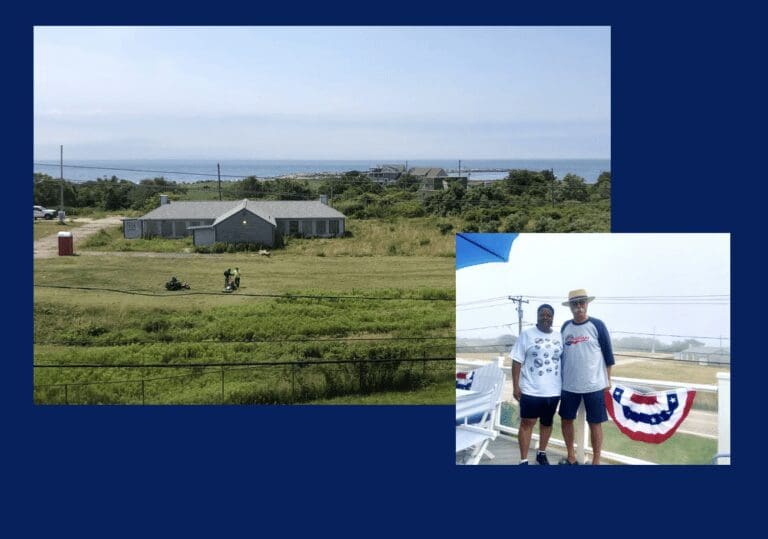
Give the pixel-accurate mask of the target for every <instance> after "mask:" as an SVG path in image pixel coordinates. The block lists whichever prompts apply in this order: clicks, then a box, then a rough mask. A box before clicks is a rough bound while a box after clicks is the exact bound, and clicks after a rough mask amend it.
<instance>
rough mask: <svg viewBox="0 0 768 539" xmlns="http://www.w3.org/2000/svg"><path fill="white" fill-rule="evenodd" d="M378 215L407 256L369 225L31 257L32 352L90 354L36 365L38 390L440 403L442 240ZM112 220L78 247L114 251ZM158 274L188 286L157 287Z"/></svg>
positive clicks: (447, 379)
mask: <svg viewBox="0 0 768 539" xmlns="http://www.w3.org/2000/svg"><path fill="white" fill-rule="evenodd" d="M366 226H367V225H366ZM391 226H392V227H395V234H394V237H395V238H398V237H399V236H402V238H401V241H400V244H401V245H409V246H410V247H408V249H407V251H408V255H404V254H399V255H392V254H390V255H387V254H379V253H380V250H379V246H378V244H379V243H381V242H382V241H383V236H381V237H380V236H377V235H376V231H377V228H376V227H371V228H370V229H365V228H361V229H359V230H358V232H357V233H355V234H353V236H352V237H351V238H343V239H338V240H319V241H320V242H322V244H318V245H312V244H311V240H297V241H295V242H294V241H291V242H290V243H289V245H288V247H287V248H286V249H282V250H275V251H273V252H272V255H271V256H269V257H265V256H259V255H256V254H253V253H233V254H197V253H185V252H184V251H185V249H186V245H185V243H184V240H182V241H177V242H171V241H169V240H164V241H160V242H157V243H158V244H164V245H153V247H154V249H153V251H154V252H145V253H141V254H139V253H123V252H120V249H119V248H118V249H114V251H113V252H109V253H106V254H98V253H94V254H84V255H80V256H73V257H56V258H50V259H40V260H36V263H35V285H36V287H35V294H34V299H35V310H34V313H35V343H36V345H35V363H36V364H37V365H52V364H55V365H70V366H72V365H99V366H101V367H99V368H83V367H76V368H75V367H71V368H42V367H40V368H36V369H35V384H36V386H37V388H36V391H35V399H36V402H39V403H64V402H67V403H131V404H141V403H145V404H150V403H166V404H171V403H178V404H181V403H185V404H186V403H189V404H192V403H227V404H251V403H279V402H304V403H306V402H323V403H325V402H328V403H347V404H357V403H378V404H406V403H414V404H419V403H423V404H451V403H453V400H454V394H453V391H452V385H453V384H452V380H453V361H452V360H451V361H437V360H430V358H437V357H447V358H451V357H452V356H453V346H454V300H453V298H454V260H453V258H452V256H450V255H452V251H449V250H448V240H446V239H444V237H443V235H442V234H441V233H440V232H439V231H438V230H437V227H436V226H433V225H432V224H429V223H423V227H422V228H423V229H424V230H426V229H428V228H431V227H432V228H434V235H433V237H434V239H435V241H434V243H433V242H432V240H430V241H429V242H424V241H422V240H423V238H422V239H421V240H420V239H411V236H409V234H410V233H411V231H410V230H409V227H408V226H407V223H393V224H391ZM387 231H388V229H387ZM115 232H116V230H111V231H109V234H107V235H104V236H102V239H101V240H98V238H99V235H96V236H95V237H96V238H97V240H96V241H95V243H96V244H97V245H95V246H92V247H91V248H92V249H94V250H98V251H102V250H107V251H108V250H109V249H110V248H114V244H113V243H112V241H113V240H112V239H109V238H112V236H113V234H114V233H115ZM389 232H391V231H389ZM367 235H369V236H370V237H367ZM419 237H420V236H418V233H417V235H415V236H413V238H419ZM448 237H449V238H450V243H451V244H452V242H453V237H452V235H451V236H448ZM114 241H116V242H120V241H123V240H121V239H120V238H116V239H115V240H114ZM334 241H336V242H337V243H338V244H345V246H343V247H339V246H338V245H337V243H334ZM390 241H393V240H392V239H391V238H390ZM99 243H102V245H98V244H99ZM153 243H154V242H153ZM350 244H351V245H352V246H353V247H354V245H357V246H358V248H362V246H363V245H370V246H371V249H370V250H369V252H368V253H365V254H361V253H357V252H356V253H355V254H356V255H358V256H353V255H346V254H344V253H345V251H344V249H348V248H349V247H346V245H350ZM374 245H375V246H376V248H374V247H373V246H374ZM419 248H423V251H419V250H418V249H419ZM384 250H385V251H388V247H386V246H384ZM168 251H171V252H168ZM313 252H314V254H313ZM321 252H322V254H321ZM424 253H428V254H426V255H425V254H424ZM228 267H232V268H234V267H239V268H240V271H241V273H242V280H241V288H240V290H239V291H237V292H236V293H234V294H223V293H222V292H221V290H222V287H223V271H224V269H226V268H228ZM171 276H176V277H177V278H178V279H180V280H182V281H187V282H189V283H190V285H191V289H190V290H185V291H179V292H168V291H166V290H165V288H164V283H165V282H166V281H167V280H168V279H170V277H171ZM275 296H276V297H275ZM286 296H288V297H286ZM296 296H311V297H310V298H298V297H296ZM350 297H353V298H356V299H350ZM190 364H194V365H197V366H193V367H188V366H186V365H190ZM203 365H205V366H203ZM107 366H108V367H109V368H107ZM43 386H44V387H43Z"/></svg>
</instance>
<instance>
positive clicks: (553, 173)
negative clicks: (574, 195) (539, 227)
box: [549, 168, 557, 208]
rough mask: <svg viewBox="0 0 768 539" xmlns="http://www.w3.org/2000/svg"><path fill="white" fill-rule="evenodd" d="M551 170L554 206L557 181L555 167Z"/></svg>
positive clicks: (553, 204) (553, 203) (553, 205)
mask: <svg viewBox="0 0 768 539" xmlns="http://www.w3.org/2000/svg"><path fill="white" fill-rule="evenodd" d="M549 172H550V173H551V174H552V207H553V208H554V207H555V184H556V183H557V182H556V180H555V169H553V168H551V169H549Z"/></svg>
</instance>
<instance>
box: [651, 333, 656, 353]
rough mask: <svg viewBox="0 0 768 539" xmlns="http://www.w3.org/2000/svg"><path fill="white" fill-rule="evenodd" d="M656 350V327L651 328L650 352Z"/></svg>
mask: <svg viewBox="0 0 768 539" xmlns="http://www.w3.org/2000/svg"><path fill="white" fill-rule="evenodd" d="M655 352H656V327H655V326H654V328H653V338H652V339H651V354H653V353H655Z"/></svg>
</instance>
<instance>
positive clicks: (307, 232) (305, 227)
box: [301, 221, 312, 236]
mask: <svg viewBox="0 0 768 539" xmlns="http://www.w3.org/2000/svg"><path fill="white" fill-rule="evenodd" d="M301 234H302V235H303V236H311V235H312V221H302V222H301Z"/></svg>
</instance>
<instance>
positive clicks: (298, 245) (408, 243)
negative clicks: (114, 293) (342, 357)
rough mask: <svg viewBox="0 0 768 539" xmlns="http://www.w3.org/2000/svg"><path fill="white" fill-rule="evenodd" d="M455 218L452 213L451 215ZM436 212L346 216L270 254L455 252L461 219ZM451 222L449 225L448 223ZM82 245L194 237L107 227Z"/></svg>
mask: <svg viewBox="0 0 768 539" xmlns="http://www.w3.org/2000/svg"><path fill="white" fill-rule="evenodd" d="M453 221H455V219H454V220H453ZM453 221H449V220H448V219H443V218H438V217H422V218H413V219H408V218H404V217H398V218H391V219H367V220H360V219H350V220H348V221H347V231H348V232H349V235H348V236H346V237H343V238H307V239H303V238H287V240H286V245H285V247H284V248H282V249H273V250H272V254H273V255H276V254H285V255H304V256H311V257H333V256H343V257H354V258H359V257H371V256H427V257H439V258H453V257H454V256H455V254H454V253H455V244H454V242H455V240H454V234H453V232H455V231H456V230H460V224H455V223H453ZM449 227H453V228H449ZM79 249H80V250H83V251H89V250H90V251H109V252H154V253H190V252H193V251H194V246H193V245H192V238H191V236H190V237H187V238H183V239H174V240H170V239H162V238H153V239H131V240H128V239H125V238H123V232H122V227H120V226H115V227H110V228H108V229H105V230H103V231H101V232H99V233H97V234H94V235H93V236H91V237H89V238H87V239H86V240H85V241H84V242H83V243H82V244H81V245H80V247H79Z"/></svg>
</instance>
